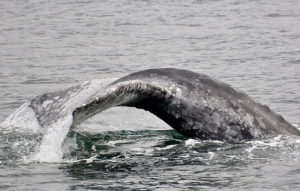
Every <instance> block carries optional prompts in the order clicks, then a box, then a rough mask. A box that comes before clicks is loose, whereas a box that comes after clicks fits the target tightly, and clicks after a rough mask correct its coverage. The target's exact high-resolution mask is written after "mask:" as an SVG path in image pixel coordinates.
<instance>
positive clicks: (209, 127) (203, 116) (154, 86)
mask: <svg viewBox="0 0 300 191" xmlns="http://www.w3.org/2000/svg"><path fill="white" fill-rule="evenodd" d="M114 106H129V107H136V108H140V109H144V110H147V111H149V112H151V113H153V114H154V115H156V116H158V117H159V118H161V119H162V120H164V121H165V122H166V123H168V124H169V125H170V126H171V127H173V128H174V129H175V130H177V131H178V132H180V133H182V134H183V135H185V136H188V137H194V138H200V139H215V140H236V139H237V140H242V139H253V138H261V137H266V136H273V135H277V134H293V135H299V136H300V132H299V130H298V129H296V128H295V127H293V126H292V125H290V124H289V123H288V122H287V121H286V120H285V119H284V118H283V117H282V116H280V115H278V114H276V113H275V112H273V111H272V110H271V109H270V108H269V107H267V106H265V105H262V104H260V103H259V102H256V101H254V100H253V99H252V98H250V97H249V96H248V95H247V94H245V93H244V92H242V91H240V90H237V89H235V88H233V87H231V86H230V85H228V84H226V83H223V82H220V81H218V80H215V79H213V78H211V77H209V76H207V75H202V74H198V73H195V72H191V71H187V70H179V69H171V68H164V69H150V70H144V71H140V72H136V73H133V74H130V75H128V76H125V77H122V78H120V79H117V80H106V81H103V80H94V81H89V82H84V83H81V84H76V85H73V86H71V87H69V88H67V89H65V90H60V91H57V92H53V93H48V94H44V95H41V96H38V97H36V98H34V99H33V100H32V101H31V103H30V107H31V108H33V110H34V111H35V113H36V116H37V119H38V121H39V123H40V124H41V126H48V125H50V124H51V123H53V122H54V121H56V120H58V119H59V118H61V117H63V116H66V115H69V114H72V115H73V125H74V126H75V125H78V124H79V123H81V122H82V121H84V120H85V119H88V118H89V117H91V116H94V115H96V114H97V113H99V112H101V111H104V110H106V109H109V108H111V107H114Z"/></svg>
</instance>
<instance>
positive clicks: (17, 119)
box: [1, 102, 41, 132]
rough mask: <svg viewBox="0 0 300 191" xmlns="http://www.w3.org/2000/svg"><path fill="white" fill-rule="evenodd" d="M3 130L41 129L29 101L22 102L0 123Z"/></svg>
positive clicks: (35, 130)
mask: <svg viewBox="0 0 300 191" xmlns="http://www.w3.org/2000/svg"><path fill="white" fill-rule="evenodd" d="M1 127H2V128H3V130H4V131H7V132H11V131H14V130H16V131H33V132H37V131H39V130H40V129H41V126H40V125H39V123H38V121H37V118H36V115H35V113H34V111H33V110H32V108H31V107H29V102H26V103H24V104H23V105H21V106H20V107H19V108H18V109H16V110H15V111H14V112H13V113H11V114H10V115H9V116H8V117H7V118H6V119H5V120H4V122H3V123H2V124H1Z"/></svg>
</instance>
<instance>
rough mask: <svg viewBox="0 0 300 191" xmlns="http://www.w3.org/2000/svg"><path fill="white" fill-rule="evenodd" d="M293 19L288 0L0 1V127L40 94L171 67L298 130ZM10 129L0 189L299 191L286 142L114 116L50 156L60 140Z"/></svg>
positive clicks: (299, 79) (298, 168) (299, 53)
mask: <svg viewBox="0 0 300 191" xmlns="http://www.w3.org/2000/svg"><path fill="white" fill-rule="evenodd" d="M299 10H300V2H299V1H297V0H276V1H263V0H198V1H197V0H194V1H192V0H191V1H179V0H178V1H177V0H173V1H172V0H166V1H147V0H144V1H134V0H131V1H129V0H128V1H126V0H124V1H96V0H95V1H91V0H82V1H74V0H73V1H68V0H58V1H41V0H27V1H25V0H2V1H0V90H1V91H0V98H1V99H0V123H2V122H3V121H5V119H6V118H7V117H8V116H9V115H10V114H11V113H12V112H13V111H14V110H16V109H17V108H18V107H20V106H21V105H22V104H23V103H25V102H26V101H28V100H30V99H31V98H33V97H35V96H37V95H40V94H43V93H46V92H51V91H55V90H59V89H61V88H65V87H67V86H70V85H72V84H74V83H77V82H82V81H86V80H92V79H107V78H116V77H121V76H124V75H127V74H129V73H131V72H135V71H139V70H143V69H149V68H160V67H173V68H181V69H188V70H192V71H196V72H199V73H203V74H207V75H209V76H212V77H214V78H216V79H219V80H222V81H224V82H226V83H229V84H231V85H233V86H234V87H236V88H239V89H241V90H243V91H245V92H247V93H248V94H249V95H250V96H252V97H253V98H255V99H256V100H258V101H260V102H262V103H264V104H267V105H269V106H270V107H271V108H272V109H273V110H274V111H276V112H277V113H279V114H281V115H282V116H283V117H284V118H285V119H287V120H288V121H289V122H290V123H292V124H294V125H295V126H296V127H298V128H300V125H299V124H300V120H299V116H300V33H299V32H300V12H299ZM27 114H28V115H30V112H27ZM12 122H14V121H12ZM15 122H16V126H17V127H15V126H14V127H13V126H6V125H3V124H2V125H0V190H22V191H23V190H30V191H32V190H299V189H300V139H299V138H296V137H285V136H277V137H274V138H270V139H265V140H254V141H248V142H240V143H226V142H221V141H200V140H194V139H188V138H186V137H184V136H182V135H180V134H178V133H177V132H175V131H174V130H172V128H170V127H169V126H168V125H167V124H165V123H164V122H162V121H161V120H160V119H158V118H156V117H155V116H153V115H151V114H150V113H148V112H145V111H142V110H138V109H133V108H113V109H109V110H107V111H105V112H103V113H100V114H98V115H97V116H95V117H93V118H92V119H89V120H87V121H86V122H84V123H82V124H81V125H80V126H78V127H76V128H75V129H73V130H71V131H70V132H69V133H68V135H67V138H66V139H65V140H63V145H62V147H60V145H57V142H59V141H60V140H59V137H61V136H60V135H61V134H63V133H66V132H63V131H59V132H58V133H57V136H53V137H50V139H48V140H49V142H46V143H44V144H42V143H43V137H44V136H45V135H44V134H45V132H44V131H43V130H41V129H39V128H36V127H35V126H34V125H33V124H34V121H32V120H27V121H23V122H22V123H17V121H15ZM67 123H68V121H61V122H60V123H59V125H64V124H67ZM19 124H22V125H19ZM41 151H43V152H41ZM41 153H42V154H41Z"/></svg>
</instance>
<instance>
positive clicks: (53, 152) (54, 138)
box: [32, 115, 73, 162]
mask: <svg viewBox="0 0 300 191" xmlns="http://www.w3.org/2000/svg"><path fill="white" fill-rule="evenodd" d="M72 122H73V117H72V115H69V116H67V117H65V118H63V119H59V120H58V121H57V122H56V123H54V124H52V125H51V126H49V127H47V130H46V132H45V134H44V137H43V139H42V142H41V145H40V146H39V148H38V149H37V152H36V153H35V155H34V156H33V158H32V159H33V160H34V161H39V162H61V161H62V158H63V150H62V143H63V141H64V139H65V137H66V136H67V134H68V132H69V129H70V127H71V125H72Z"/></svg>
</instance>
